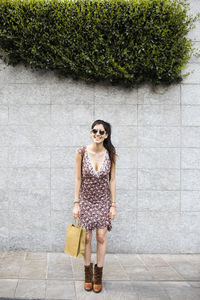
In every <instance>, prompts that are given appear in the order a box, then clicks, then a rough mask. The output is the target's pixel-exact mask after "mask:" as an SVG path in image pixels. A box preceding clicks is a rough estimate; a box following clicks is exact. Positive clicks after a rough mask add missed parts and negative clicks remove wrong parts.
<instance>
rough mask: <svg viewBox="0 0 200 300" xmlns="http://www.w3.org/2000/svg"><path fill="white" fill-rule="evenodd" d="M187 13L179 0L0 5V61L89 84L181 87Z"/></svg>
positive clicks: (6, 0)
mask: <svg viewBox="0 0 200 300" xmlns="http://www.w3.org/2000/svg"><path fill="white" fill-rule="evenodd" d="M188 12H189V4H188V3H187V2H186V1H183V0H182V1H181V0H79V1H76V0H74V1H72V0H69V1H68V0H65V1H62V0H51V1H50V0H49V1H42V0H30V1H27V0H18V1H12V0H0V51H1V54H2V55H1V58H2V59H3V60H4V61H5V62H6V63H7V64H11V65H16V64H18V63H20V62H22V63H24V64H25V66H31V68H33V69H47V70H57V71H59V73H61V74H64V75H66V76H69V75H70V76H72V77H73V78H76V79H77V78H81V79H84V80H86V81H92V82H96V81H99V80H101V81H102V80H106V81H109V82H112V83H114V84H124V85H126V86H131V87H133V86H134V85H136V84H139V83H142V82H145V81H150V82H152V83H153V84H159V83H166V84H170V83H175V82H180V81H181V80H182V79H183V75H182V74H181V73H182V72H181V71H182V70H183V68H184V67H185V66H186V64H187V62H188V61H189V59H190V57H191V55H192V54H193V52H194V50H195V49H194V48H192V40H191V39H189V38H188V37H187V34H188V32H189V31H190V30H191V29H192V28H193V27H194V23H195V22H196V20H197V19H198V15H197V16H195V17H193V16H192V15H189V13H188ZM187 74H189V73H187ZM187 74H186V75H187ZM186 75H184V76H186Z"/></svg>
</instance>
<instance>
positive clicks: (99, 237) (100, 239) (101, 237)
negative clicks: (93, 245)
mask: <svg viewBox="0 0 200 300" xmlns="http://www.w3.org/2000/svg"><path fill="white" fill-rule="evenodd" d="M105 240H106V235H105V234H97V242H98V243H100V244H103V243H104V242H105Z"/></svg>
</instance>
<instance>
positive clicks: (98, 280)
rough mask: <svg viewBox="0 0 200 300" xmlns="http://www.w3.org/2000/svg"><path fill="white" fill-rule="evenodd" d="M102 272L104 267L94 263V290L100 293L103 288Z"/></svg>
mask: <svg viewBox="0 0 200 300" xmlns="http://www.w3.org/2000/svg"><path fill="white" fill-rule="evenodd" d="M102 273H103V267H98V266H97V264H95V265H94V284H93V291H94V292H95V293H99V292H101V290H102Z"/></svg>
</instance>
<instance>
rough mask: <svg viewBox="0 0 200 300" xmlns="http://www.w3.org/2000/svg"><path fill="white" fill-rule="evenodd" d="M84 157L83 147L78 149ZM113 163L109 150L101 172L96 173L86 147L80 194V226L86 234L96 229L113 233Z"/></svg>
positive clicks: (100, 168)
mask: <svg viewBox="0 0 200 300" xmlns="http://www.w3.org/2000/svg"><path fill="white" fill-rule="evenodd" d="M77 152H78V153H79V154H80V155H82V152H83V146H82V147H80V148H78V149H77ZM110 168H111V161H110V157H109V153H108V150H106V153H105V154H104V160H103V162H102V163H101V165H100V167H99V170H98V171H96V170H95V169H94V167H93V165H92V163H91V161H90V157H89V155H88V151H87V149H86V146H85V153H84V157H83V161H82V175H81V187H80V193H79V206H80V226H81V227H83V228H85V229H86V232H87V233H88V232H89V231H92V230H94V229H95V228H104V227H106V226H107V230H108V231H111V229H112V224H111V217H110V216H109V212H110V207H111V205H112V199H111V193H110V187H109V172H110Z"/></svg>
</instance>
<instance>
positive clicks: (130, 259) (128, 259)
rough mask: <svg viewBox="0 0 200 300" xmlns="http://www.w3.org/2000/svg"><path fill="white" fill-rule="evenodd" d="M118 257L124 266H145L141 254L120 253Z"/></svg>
mask: <svg viewBox="0 0 200 300" xmlns="http://www.w3.org/2000/svg"><path fill="white" fill-rule="evenodd" d="M116 256H117V258H118V260H119V262H120V264H121V265H122V266H130V265H131V266H144V263H143V261H142V260H141V258H140V255H139V254H123V253H118V254H117V255H116Z"/></svg>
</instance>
